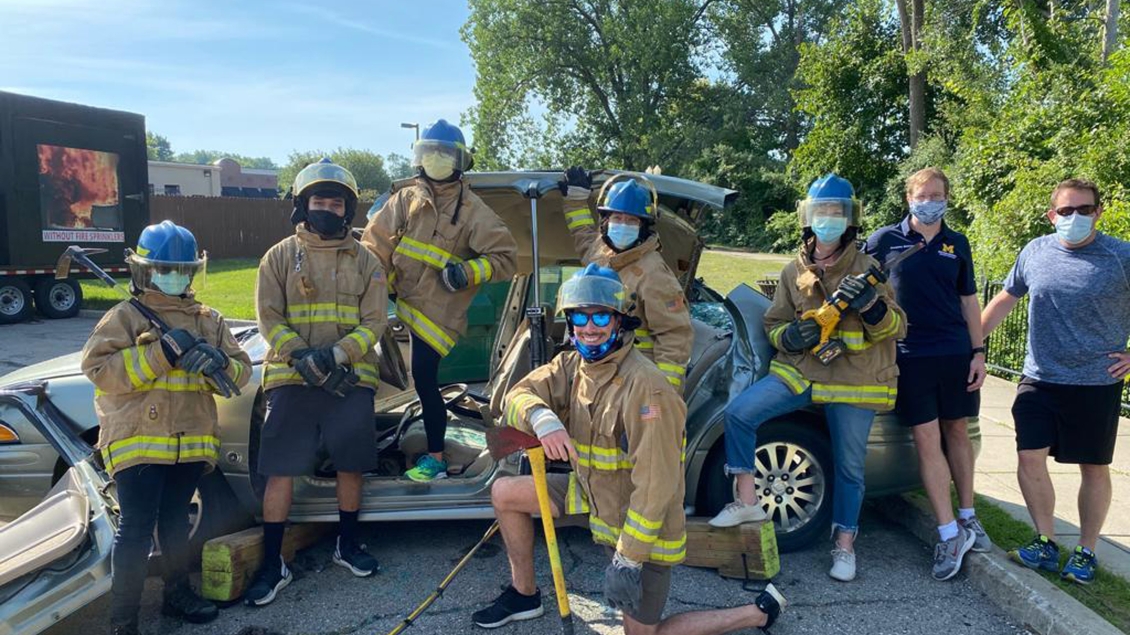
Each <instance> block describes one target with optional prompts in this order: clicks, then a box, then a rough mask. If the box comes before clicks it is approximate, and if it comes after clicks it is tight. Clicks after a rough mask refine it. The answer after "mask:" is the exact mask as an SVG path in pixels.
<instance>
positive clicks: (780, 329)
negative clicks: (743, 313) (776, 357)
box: [769, 322, 789, 349]
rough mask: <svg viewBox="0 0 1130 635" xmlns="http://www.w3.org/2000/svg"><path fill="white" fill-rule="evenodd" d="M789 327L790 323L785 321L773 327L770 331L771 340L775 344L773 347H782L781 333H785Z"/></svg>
mask: <svg viewBox="0 0 1130 635" xmlns="http://www.w3.org/2000/svg"><path fill="white" fill-rule="evenodd" d="M787 328H789V323H788V322H785V323H784V324H779V325H777V326H775V327H773V329H772V330H770V331H769V342H770V343H771V344H773V348H776V349H780V348H781V334H782V333H784V332H785V329H787Z"/></svg>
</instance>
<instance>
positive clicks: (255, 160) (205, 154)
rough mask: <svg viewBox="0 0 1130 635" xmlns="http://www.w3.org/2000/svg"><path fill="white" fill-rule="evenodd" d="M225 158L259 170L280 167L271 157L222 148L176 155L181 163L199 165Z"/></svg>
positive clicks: (243, 166)
mask: <svg viewBox="0 0 1130 635" xmlns="http://www.w3.org/2000/svg"><path fill="white" fill-rule="evenodd" d="M224 158H228V159H232V160H234V161H235V162H236V163H238V164H239V166H240V167H242V168H252V169H257V170H277V169H278V168H279V166H277V165H275V162H274V161H273V160H271V158H270V157H249V156H245V155H242V154H235V153H232V152H222V151H220V150H194V151H192V152H181V153H179V154H177V155H176V160H177V161H180V162H181V163H195V164H197V165H211V164H213V163H215V162H216V161H219V160H220V159H224Z"/></svg>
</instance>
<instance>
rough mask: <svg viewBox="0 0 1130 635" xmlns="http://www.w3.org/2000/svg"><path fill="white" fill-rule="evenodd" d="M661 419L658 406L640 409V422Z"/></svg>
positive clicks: (653, 405) (650, 405)
mask: <svg viewBox="0 0 1130 635" xmlns="http://www.w3.org/2000/svg"><path fill="white" fill-rule="evenodd" d="M658 418H659V406H658V405H657V404H649V405H647V406H644V407H643V408H640V420H641V421H649V420H651V419H658Z"/></svg>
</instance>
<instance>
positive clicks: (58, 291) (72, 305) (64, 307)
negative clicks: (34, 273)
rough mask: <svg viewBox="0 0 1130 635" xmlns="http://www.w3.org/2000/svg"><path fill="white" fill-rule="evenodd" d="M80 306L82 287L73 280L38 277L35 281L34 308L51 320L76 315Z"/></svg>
mask: <svg viewBox="0 0 1130 635" xmlns="http://www.w3.org/2000/svg"><path fill="white" fill-rule="evenodd" d="M81 307H82V287H81V286H80V285H79V283H78V282H75V281H74V280H56V279H54V278H40V279H39V280H38V281H36V283H35V308H36V309H39V312H40V313H42V314H43V316H44V317H47V318H50V319H52V320H58V319H63V318H71V317H74V316H76V315H78V310H79V309H80V308H81Z"/></svg>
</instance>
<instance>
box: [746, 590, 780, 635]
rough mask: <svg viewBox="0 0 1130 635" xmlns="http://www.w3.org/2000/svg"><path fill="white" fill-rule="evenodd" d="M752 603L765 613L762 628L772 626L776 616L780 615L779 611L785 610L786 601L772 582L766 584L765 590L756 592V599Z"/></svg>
mask: <svg viewBox="0 0 1130 635" xmlns="http://www.w3.org/2000/svg"><path fill="white" fill-rule="evenodd" d="M753 603H754V604H755V605H756V606H757V608H758V609H761V612H762V613H764V614H765V626H762V627H761V628H762V630H764V629H767V628H769V627H770V626H772V625H773V624H774V622H776V621H777V617H778V616H780V615H781V612H782V611H784V610H785V605H787V604H788V602H786V601H785V596H783V595H781V592H780V591H778V590H777V587H775V586H773V585H772V584H769V585H767V586H766V587H765V590H764V591H762V592H761V593H759V594H758V596H757V599H756V600H754V601H753Z"/></svg>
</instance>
